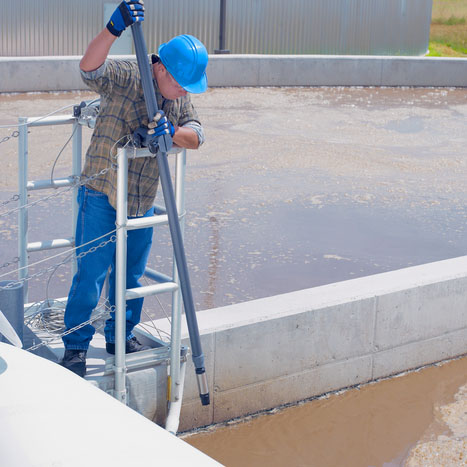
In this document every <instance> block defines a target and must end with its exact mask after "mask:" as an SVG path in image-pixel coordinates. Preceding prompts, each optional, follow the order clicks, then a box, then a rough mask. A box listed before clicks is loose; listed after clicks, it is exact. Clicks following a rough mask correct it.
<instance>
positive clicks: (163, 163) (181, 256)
mask: <svg viewBox="0 0 467 467" xmlns="http://www.w3.org/2000/svg"><path fill="white" fill-rule="evenodd" d="M131 30H132V34H133V40H134V43H135V51H136V58H137V60H138V67H139V71H140V75H141V84H142V86H143V92H144V99H145V101H146V108H147V111H148V117H149V121H152V119H153V117H154V115H155V114H156V112H157V110H158V109H157V101H156V96H155V93H154V86H153V83H152V78H151V70H150V68H149V61H148V52H147V48H146V43H145V42H144V37H143V30H142V26H141V23H139V22H137V23H135V24H133V26H132V27H131ZM158 143H159V150H158V152H157V154H156V157H157V164H158V166H159V174H160V179H161V185H162V192H163V194H164V200H165V206H166V209H167V217H168V219H169V228H170V234H171V237H172V245H173V249H174V255H175V259H176V263H177V269H178V274H179V276H180V285H181V289H182V296H183V304H184V306H185V315H186V320H187V325H188V332H189V334H190V342H191V351H192V359H193V363H194V365H195V369H196V377H197V382H198V390H199V395H200V398H201V403H202V404H203V405H208V404H209V387H208V382H207V377H206V369H205V366H204V354H203V351H202V348H201V340H200V337H199V329H198V322H197V319H196V312H195V307H194V302H193V295H192V293H191V284H190V277H189V275H188V267H187V263H186V256H185V248H184V246H183V240H182V234H181V230H180V224H179V222H178V213H177V207H176V205H175V199H174V190H173V185H172V179H171V177H170V170H169V163H168V161H167V150H168V149H166V148H167V147H168V145H167V144H166V143H165V141H164V140H163V138H159V140H158ZM150 150H151V148H150Z"/></svg>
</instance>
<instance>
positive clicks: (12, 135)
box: [0, 130, 19, 144]
mask: <svg viewBox="0 0 467 467" xmlns="http://www.w3.org/2000/svg"><path fill="white" fill-rule="evenodd" d="M18 136H19V131H18V130H15V131H14V132H13V133H12V134H11V135H10V136H5V137H4V138H2V139H0V144H1V143H5V142H6V141H8V140H9V139H11V138H17V137H18Z"/></svg>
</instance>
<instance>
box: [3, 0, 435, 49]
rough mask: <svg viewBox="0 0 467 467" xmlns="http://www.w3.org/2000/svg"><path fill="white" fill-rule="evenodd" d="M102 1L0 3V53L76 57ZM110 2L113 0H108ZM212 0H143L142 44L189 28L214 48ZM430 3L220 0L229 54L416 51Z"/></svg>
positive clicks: (99, 19)
mask: <svg viewBox="0 0 467 467" xmlns="http://www.w3.org/2000/svg"><path fill="white" fill-rule="evenodd" d="M104 3H112V2H109V1H105V0H41V1H38V0H0V41H1V42H0V53H1V55H2V56H40V55H82V54H83V53H84V51H85V50H86V46H87V44H88V43H89V41H90V40H91V39H92V38H93V37H94V36H95V35H96V34H97V33H98V32H99V31H100V30H101V29H102V27H103V25H104V20H103V10H104V6H103V5H104ZM115 4H118V3H117V2H115ZM219 5H220V1H219V0H171V1H167V0H164V1H162V0H145V6H146V12H147V15H146V20H145V21H144V23H143V30H144V32H145V35H146V40H147V42H148V48H149V49H152V48H153V46H154V45H156V44H160V43H161V42H165V41H167V40H168V39H169V38H171V37H173V36H174V35H177V34H181V33H190V34H193V35H195V36H197V37H198V38H199V39H200V40H202V41H203V42H204V43H205V44H206V46H207V48H208V51H209V52H210V53H212V52H214V50H215V49H217V48H218V46H219V42H218V41H219ZM431 7H432V0H227V26H226V47H227V48H228V49H230V51H231V52H232V53H248V54H251V53H259V54H356V55H423V54H424V53H425V52H426V49H427V47H428V39H429V32H430V21H431Z"/></svg>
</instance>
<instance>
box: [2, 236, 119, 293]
mask: <svg viewBox="0 0 467 467" xmlns="http://www.w3.org/2000/svg"><path fill="white" fill-rule="evenodd" d="M116 241H117V236H116V235H111V236H110V238H109V239H108V240H104V241H103V242H101V243H100V244H99V245H97V246H93V247H91V248H89V250H87V251H83V252H81V253H79V254H78V255H77V256H76V259H81V258H84V257H85V256H86V255H89V254H91V253H94V252H95V251H96V250H98V249H99V248H104V247H105V246H106V245H108V244H109V243H115V242H116ZM78 248H80V247H78ZM76 249H77V248H75V250H76ZM72 258H73V256H71V255H70V256H69V257H68V258H65V259H64V260H63V261H62V262H60V263H58V264H54V265H53V266H49V267H48V268H45V269H41V270H40V271H38V272H36V273H34V274H31V275H30V276H26V277H23V278H22V279H19V280H17V281H14V282H10V283H9V284H7V285H5V286H2V287H0V290H6V289H12V288H13V287H16V286H17V285H21V284H24V283H25V282H28V281H30V280H31V279H35V278H37V277H40V276H43V275H44V274H47V273H49V272H52V271H54V270H55V269H58V268H59V267H60V266H63V265H64V264H66V263H68V262H69V261H71V260H72Z"/></svg>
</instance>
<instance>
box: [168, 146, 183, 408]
mask: <svg viewBox="0 0 467 467" xmlns="http://www.w3.org/2000/svg"><path fill="white" fill-rule="evenodd" d="M185 172H186V149H184V150H183V151H182V152H180V153H178V154H177V158H176V163H175V203H176V205H177V210H178V213H179V216H180V232H181V234H182V238H183V235H184V231H185V190H184V185H183V181H184V180H185ZM173 280H174V282H176V283H177V284H180V277H179V275H178V271H177V262H176V260H175V256H174V262H173ZM181 328H182V295H181V291H180V288H179V289H178V290H177V291H176V292H174V293H173V295H172V321H171V347H170V391H169V393H170V402H176V401H178V400H179V399H180V387H181V381H180V347H181V344H180V342H181V337H180V336H181Z"/></svg>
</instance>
